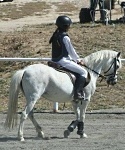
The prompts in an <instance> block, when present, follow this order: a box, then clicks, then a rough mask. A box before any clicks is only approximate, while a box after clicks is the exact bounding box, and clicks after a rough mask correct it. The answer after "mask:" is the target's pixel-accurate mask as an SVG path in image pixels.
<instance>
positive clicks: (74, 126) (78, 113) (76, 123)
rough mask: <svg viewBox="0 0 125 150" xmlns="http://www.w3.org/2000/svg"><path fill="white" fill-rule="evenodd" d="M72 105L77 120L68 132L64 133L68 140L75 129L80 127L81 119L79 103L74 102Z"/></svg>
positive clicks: (69, 127) (72, 123)
mask: <svg viewBox="0 0 125 150" xmlns="http://www.w3.org/2000/svg"><path fill="white" fill-rule="evenodd" d="M72 104H73V108H74V112H75V114H76V120H74V121H72V122H71V124H70V125H69V126H68V128H67V130H65V131H64V137H65V138H68V136H69V135H70V133H71V132H73V131H74V129H75V128H76V127H77V125H78V120H79V119H80V111H79V108H78V103H76V102H72Z"/></svg>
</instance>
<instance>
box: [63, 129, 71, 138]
mask: <svg viewBox="0 0 125 150" xmlns="http://www.w3.org/2000/svg"><path fill="white" fill-rule="evenodd" d="M69 135H70V131H69V130H65V131H64V138H68V136H69Z"/></svg>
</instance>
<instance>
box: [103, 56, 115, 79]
mask: <svg viewBox="0 0 125 150" xmlns="http://www.w3.org/2000/svg"><path fill="white" fill-rule="evenodd" d="M113 65H114V72H113V73H111V74H106V73H107V72H109V70H110V69H111V68H112V66H113ZM116 71H117V58H116V57H115V58H114V61H113V62H112V64H111V66H110V67H109V69H108V70H107V71H105V72H104V74H105V75H104V76H105V77H107V76H111V77H115V75H116Z"/></svg>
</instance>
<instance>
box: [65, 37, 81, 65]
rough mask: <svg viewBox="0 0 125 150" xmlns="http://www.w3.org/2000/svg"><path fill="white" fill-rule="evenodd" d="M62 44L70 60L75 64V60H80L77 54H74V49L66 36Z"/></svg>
mask: <svg viewBox="0 0 125 150" xmlns="http://www.w3.org/2000/svg"><path fill="white" fill-rule="evenodd" d="M63 43H64V44H65V47H66V49H67V51H68V54H69V57H70V59H71V60H73V61H75V62H77V60H79V59H80V58H79V56H78V54H77V53H76V51H75V49H74V48H73V45H72V43H71V41H70V38H69V37H68V36H65V37H64V38H63Z"/></svg>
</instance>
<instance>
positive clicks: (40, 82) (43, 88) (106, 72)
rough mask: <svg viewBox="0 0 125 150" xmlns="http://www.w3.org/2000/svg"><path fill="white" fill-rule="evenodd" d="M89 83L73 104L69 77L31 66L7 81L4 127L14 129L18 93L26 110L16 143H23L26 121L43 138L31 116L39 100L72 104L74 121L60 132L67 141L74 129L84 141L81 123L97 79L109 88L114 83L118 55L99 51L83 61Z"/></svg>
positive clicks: (37, 65) (72, 92)
mask: <svg viewBox="0 0 125 150" xmlns="http://www.w3.org/2000/svg"><path fill="white" fill-rule="evenodd" d="M83 61H84V63H85V64H86V69H87V70H88V72H89V73H90V76H91V80H90V82H89V84H88V85H87V86H86V87H85V88H84V92H85V99H84V100H83V101H82V102H81V101H80V102H79V101H78V102H75V101H73V94H74V86H73V83H72V81H71V79H70V77H69V76H68V75H67V74H66V73H64V72H59V71H57V70H55V69H54V68H52V67H49V66H47V65H44V64H34V65H30V66H28V67H25V68H24V69H22V70H19V71H17V72H16V73H15V74H14V75H13V77H12V80H11V84H10V89H9V93H10V94H9V104H8V112H7V118H6V122H5V126H6V127H7V128H13V127H14V126H15V125H17V107H18V94H19V90H20V89H21V90H22V92H23V94H24V96H25V98H26V100H27V103H26V107H25V109H24V111H23V112H22V114H21V118H20V125H19V130H18V139H19V140H20V141H24V137H23V126H24V121H25V120H26V118H27V117H29V118H30V120H31V121H32V123H33V124H34V126H35V128H36V131H37V133H38V136H39V137H42V138H44V133H43V131H42V128H41V127H40V125H39V124H38V123H37V121H36V120H35V118H34V116H33V107H34V105H35V103H36V102H37V100H38V99H40V97H41V96H43V97H45V98H46V99H48V100H50V101H53V102H55V101H56V102H61V103H62V102H69V101H70V102H72V104H73V107H74V112H75V114H76V120H75V121H72V123H71V124H70V125H69V126H68V128H67V129H66V130H65V131H64V137H65V138H67V137H68V136H69V135H70V132H72V131H73V130H74V129H75V127H78V131H77V134H79V135H80V137H87V135H86V134H85V133H84V131H83V129H84V121H85V112H86V108H87V105H88V103H89V101H90V98H91V96H92V95H93V94H94V92H95V89H96V82H97V79H98V77H99V76H101V77H105V79H106V81H107V83H108V84H110V85H114V84H116V82H117V70H118V69H119V68H121V58H120V53H118V52H116V51H111V50H101V51H98V52H95V53H92V54H90V55H89V56H87V57H85V58H83Z"/></svg>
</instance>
